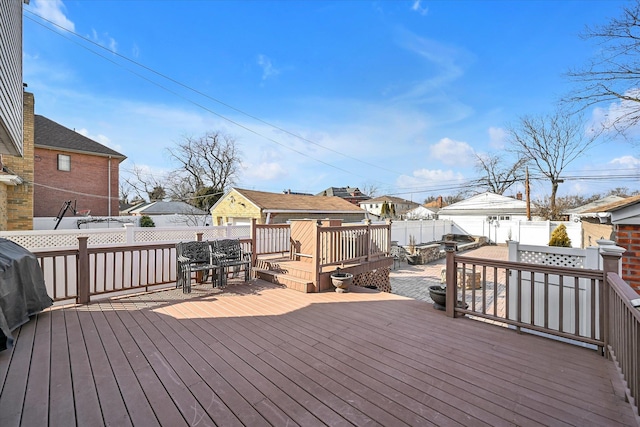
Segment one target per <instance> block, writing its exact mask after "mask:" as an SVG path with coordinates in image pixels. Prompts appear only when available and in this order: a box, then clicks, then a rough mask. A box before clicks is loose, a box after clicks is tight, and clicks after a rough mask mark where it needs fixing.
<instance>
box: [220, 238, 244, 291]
mask: <svg viewBox="0 0 640 427" xmlns="http://www.w3.org/2000/svg"><path fill="white" fill-rule="evenodd" d="M211 257H212V260H213V261H212V262H213V263H215V264H216V265H218V266H219V267H220V269H219V274H220V278H219V280H220V285H221V286H224V285H226V283H227V275H228V274H229V271H228V269H229V268H230V267H233V269H234V274H236V275H237V274H238V272H239V271H240V269H241V268H242V269H243V270H244V281H245V282H248V281H249V277H250V276H251V253H250V252H243V251H242V245H241V244H240V239H221V240H212V241H211Z"/></svg>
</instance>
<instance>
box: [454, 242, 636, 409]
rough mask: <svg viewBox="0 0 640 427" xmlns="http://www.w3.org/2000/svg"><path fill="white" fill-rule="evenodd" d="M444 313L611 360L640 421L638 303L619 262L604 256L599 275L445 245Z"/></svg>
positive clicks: (596, 272) (586, 270) (597, 273)
mask: <svg viewBox="0 0 640 427" xmlns="http://www.w3.org/2000/svg"><path fill="white" fill-rule="evenodd" d="M445 250H446V251H447V262H446V267H445V268H446V283H447V297H446V311H447V315H449V316H451V317H459V316H461V315H468V316H472V317H474V318H477V319H481V320H488V321H493V322H497V323H499V324H502V325H507V326H511V327H514V328H516V329H518V330H519V331H527V332H532V333H539V334H543V335H549V336H555V337H556V338H557V339H558V338H559V339H563V340H569V341H570V342H573V343H582V344H583V345H589V346H593V347H594V348H596V349H597V350H598V351H599V352H600V353H601V354H603V355H605V356H607V357H610V358H612V359H613V360H614V361H615V363H616V367H617V369H618V370H619V372H620V374H621V375H622V377H623V378H624V381H625V382H626V384H627V387H626V393H627V398H628V400H629V401H630V402H631V403H632V405H633V406H634V411H635V412H636V413H637V414H638V415H639V416H640V409H639V406H638V401H639V400H640V309H639V307H640V297H639V295H638V294H637V293H636V292H635V291H634V290H633V289H632V288H631V287H630V286H629V285H628V284H627V283H626V282H624V281H623V280H622V279H621V278H620V277H619V276H618V274H617V273H615V272H612V271H617V266H618V262H619V258H620V254H619V253H618V254H617V255H615V254H613V252H611V251H608V252H606V251H601V255H602V258H603V266H604V270H591V269H584V268H570V267H555V266H549V265H539V264H528V263H521V262H510V261H499V260H490V259H480V258H472V257H466V256H457V255H455V246H453V245H448V247H446V248H445Z"/></svg>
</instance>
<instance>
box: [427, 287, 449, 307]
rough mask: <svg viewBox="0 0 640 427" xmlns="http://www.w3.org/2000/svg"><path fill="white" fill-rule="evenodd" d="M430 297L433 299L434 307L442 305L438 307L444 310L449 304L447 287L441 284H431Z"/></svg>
mask: <svg viewBox="0 0 640 427" xmlns="http://www.w3.org/2000/svg"><path fill="white" fill-rule="evenodd" d="M429 297H431V299H432V300H433V304H434V307H436V308H438V306H441V307H443V308H438V309H439V310H444V307H445V306H446V304H447V288H445V287H444V286H440V285H433V286H429Z"/></svg>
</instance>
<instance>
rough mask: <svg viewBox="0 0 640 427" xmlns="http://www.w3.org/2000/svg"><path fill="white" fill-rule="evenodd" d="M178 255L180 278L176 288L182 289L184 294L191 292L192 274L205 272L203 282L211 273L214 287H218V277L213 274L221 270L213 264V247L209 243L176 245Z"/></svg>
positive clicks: (195, 242)
mask: <svg viewBox="0 0 640 427" xmlns="http://www.w3.org/2000/svg"><path fill="white" fill-rule="evenodd" d="M176 255H177V258H178V259H177V265H178V277H177V280H176V288H179V287H182V292H184V293H189V292H191V274H192V273H194V272H199V271H201V272H203V277H204V279H203V281H204V280H206V279H207V277H208V275H209V272H210V271H211V273H212V274H211V277H212V282H213V286H216V279H217V277H216V275H215V274H213V273H214V271H215V270H217V269H218V268H219V266H218V265H216V264H214V263H213V262H212V257H211V247H210V244H209V242H198V241H194V242H179V243H176Z"/></svg>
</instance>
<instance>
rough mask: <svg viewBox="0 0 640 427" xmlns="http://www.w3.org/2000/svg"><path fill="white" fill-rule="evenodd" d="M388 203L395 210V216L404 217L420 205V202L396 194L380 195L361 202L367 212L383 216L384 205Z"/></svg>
mask: <svg viewBox="0 0 640 427" xmlns="http://www.w3.org/2000/svg"><path fill="white" fill-rule="evenodd" d="M385 203H386V204H387V205H388V206H389V208H391V207H393V208H392V210H391V211H392V212H395V215H394V216H393V218H400V219H404V218H405V215H406V213H407V212H409V211H410V210H412V209H415V208H417V207H419V206H420V204H419V203H416V202H412V201H410V200H405V199H402V198H400V197H395V196H380V197H376V198H373V199H369V200H367V201H364V202H360V207H361V208H362V209H364V210H366V211H367V212H369V213H371V214H373V215H376V216H378V217H380V216H382V205H384V204H385Z"/></svg>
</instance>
